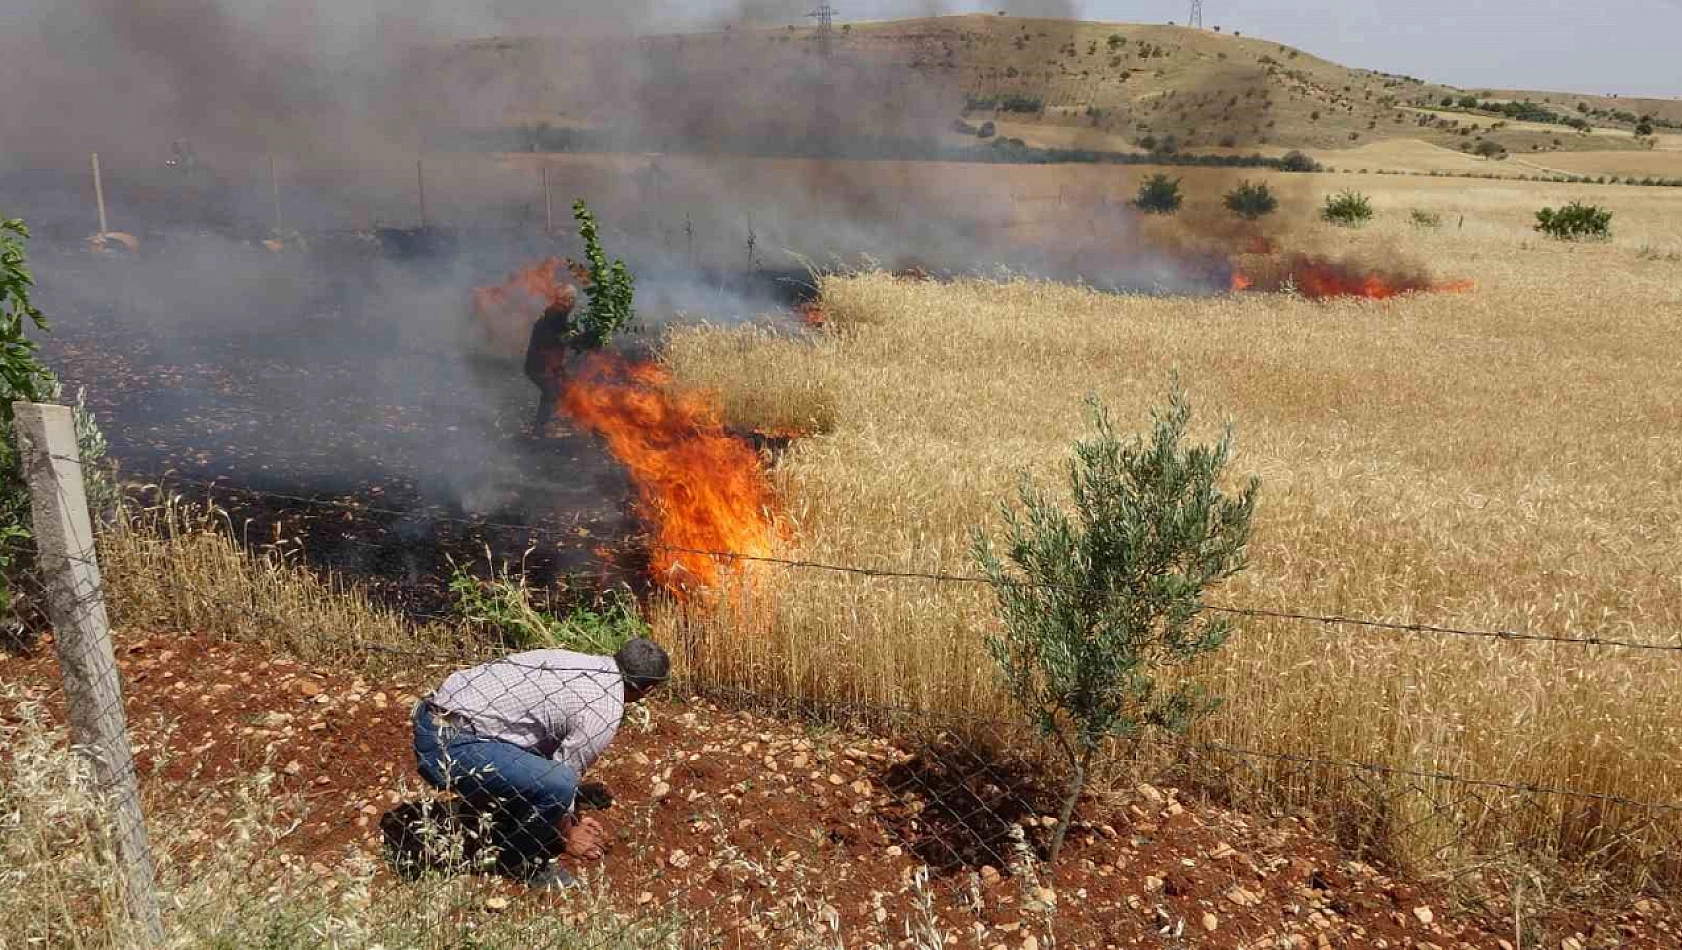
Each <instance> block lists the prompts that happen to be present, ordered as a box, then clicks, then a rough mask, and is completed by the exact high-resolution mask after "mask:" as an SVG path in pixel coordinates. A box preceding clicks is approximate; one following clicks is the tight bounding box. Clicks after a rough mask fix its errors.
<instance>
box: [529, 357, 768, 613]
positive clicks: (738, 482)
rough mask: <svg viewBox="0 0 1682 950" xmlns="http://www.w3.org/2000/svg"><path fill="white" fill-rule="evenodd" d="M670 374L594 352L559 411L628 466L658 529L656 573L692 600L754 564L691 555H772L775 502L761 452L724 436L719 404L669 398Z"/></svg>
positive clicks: (641, 506) (644, 513)
mask: <svg viewBox="0 0 1682 950" xmlns="http://www.w3.org/2000/svg"><path fill="white" fill-rule="evenodd" d="M669 378H670V377H669V376H668V374H667V373H666V371H665V370H664V369H663V368H661V367H659V366H657V365H654V364H652V363H629V362H627V361H625V360H624V359H622V358H619V357H615V356H604V355H599V354H598V355H593V356H591V357H590V358H589V359H587V360H586V361H585V363H584V365H583V366H582V367H581V369H580V370H579V372H577V373H576V374H575V375H574V376H573V377H572V379H571V380H570V381H569V382H568V383H567V387H566V392H565V393H564V394H563V396H562V397H561V405H562V408H563V409H565V411H566V413H567V414H568V415H570V416H571V417H572V418H573V419H575V420H577V421H578V422H579V423H580V424H582V425H583V426H585V427H586V428H588V429H589V430H590V431H592V432H594V433H596V434H597V435H600V436H601V437H602V438H603V439H605V440H606V441H607V446H608V450H609V451H611V452H612V453H613V455H614V457H615V458H617V459H618V460H619V461H620V462H621V463H623V464H624V465H625V467H626V468H628V469H629V470H630V472H631V477H632V479H633V480H634V481H635V483H636V487H637V498H638V507H639V509H640V513H641V515H642V516H643V518H644V519H646V520H647V521H648V523H649V525H650V527H651V528H652V529H653V531H654V544H653V548H654V550H653V552H652V554H653V556H652V564H651V566H652V569H653V571H654V575H655V577H657V578H658V579H659V580H660V582H661V583H662V584H663V585H664V586H665V587H666V588H667V589H668V590H670V591H671V592H672V593H673V594H675V595H677V596H678V597H679V598H680V599H688V598H690V597H691V596H692V595H695V594H696V593H698V592H700V591H703V590H706V589H716V588H717V587H718V586H719V582H720V580H721V577H722V575H723V574H724V573H725V572H731V571H742V570H746V569H750V568H751V567H752V566H753V565H752V563H751V562H745V561H741V560H738V559H734V558H722V559H721V558H716V557H712V556H709V555H707V554H700V553H695V552H702V551H716V552H722V553H728V554H738V555H744V556H747V557H750V558H752V557H767V556H769V555H770V554H771V553H772V551H773V544H774V542H775V540H776V534H777V527H776V521H775V499H774V498H773V497H772V494H771V489H770V485H769V484H768V482H767V481H766V477H765V468H764V465H763V464H762V463H761V461H760V458H759V454H758V453H757V452H755V451H754V449H753V447H752V446H750V445H748V444H747V443H746V442H744V441H742V440H741V439H737V438H735V437H733V436H731V435H730V434H729V433H727V432H725V431H724V426H723V424H722V423H721V422H720V419H719V411H718V407H717V406H716V405H714V404H713V402H712V401H711V400H710V399H708V398H706V397H705V396H701V395H694V394H689V395H682V396H673V395H671V394H669V393H668V392H667V391H666V390H665V388H664V387H665V384H666V383H667V382H668V381H669Z"/></svg>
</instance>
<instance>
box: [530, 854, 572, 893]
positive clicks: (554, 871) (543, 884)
mask: <svg viewBox="0 0 1682 950" xmlns="http://www.w3.org/2000/svg"><path fill="white" fill-rule="evenodd" d="M515 879H516V880H518V881H519V882H520V883H521V884H524V885H525V886H527V887H529V888H531V889H532V890H534V891H564V890H567V889H568V888H573V887H577V886H578V879H577V878H575V877H573V876H572V874H571V873H570V872H569V871H567V869H566V868H563V867H561V866H560V865H559V864H556V863H554V862H552V861H545V862H543V863H542V864H535V865H532V866H530V867H528V868H526V869H524V870H522V871H521V872H520V873H518V874H516V875H515Z"/></svg>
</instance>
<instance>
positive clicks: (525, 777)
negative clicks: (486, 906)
mask: <svg viewBox="0 0 1682 950" xmlns="http://www.w3.org/2000/svg"><path fill="white" fill-rule="evenodd" d="M436 709H437V708H436V707H434V706H432V705H430V704H429V703H428V702H427V701H426V700H422V701H421V702H420V703H418V704H416V706H415V713H414V725H415V763H416V765H417V767H418V768H419V770H420V774H421V777H422V778H424V779H426V781H427V784H429V785H431V786H432V787H433V788H436V789H439V790H450V791H454V792H457V793H459V794H460V795H461V797H462V799H463V800H464V801H465V802H467V803H468V804H469V805H470V806H471V807H472V808H473V810H474V811H477V812H479V813H480V814H482V815H485V816H487V817H488V818H490V819H491V827H492V828H493V833H492V837H493V839H494V843H495V844H496V845H497V847H498V848H499V850H500V851H501V852H502V854H503V856H504V858H505V859H510V860H512V861H513V862H515V863H525V862H531V861H541V860H543V859H545V858H549V857H553V856H554V855H555V854H556V853H557V852H558V851H559V845H560V844H561V841H560V838H561V834H560V830H559V829H558V828H556V824H557V823H558V822H559V821H560V819H561V818H562V816H564V815H566V814H567V812H569V811H571V810H572V802H573V798H574V797H575V796H576V795H577V793H578V782H579V776H578V772H577V771H576V770H574V769H573V768H572V767H571V766H569V765H563V764H561V763H559V762H555V761H553V760H551V759H546V758H544V757H543V756H540V755H534V754H532V753H530V752H527V751H526V750H524V749H522V748H520V747H519V746H516V745H512V744H510V743H507V742H499V741H496V740H494V739H481V738H480V737H478V736H475V735H473V734H472V733H470V732H467V731H465V730H462V729H458V728H456V727H454V726H451V725H449V724H448V723H440V722H438V721H437V719H436V718H435V715H434V714H435V712H436Z"/></svg>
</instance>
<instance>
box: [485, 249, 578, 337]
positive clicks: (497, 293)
mask: <svg viewBox="0 0 1682 950" xmlns="http://www.w3.org/2000/svg"><path fill="white" fill-rule="evenodd" d="M568 277H573V278H576V277H577V265H576V264H574V263H572V262H571V261H569V260H567V259H566V258H564V257H546V258H544V259H543V260H541V261H538V262H537V263H535V264H529V265H527V266H525V267H522V268H520V269H519V270H517V271H515V272H514V273H512V274H510V275H508V279H507V280H505V281H503V282H502V283H500V284H498V285H496V286H494V287H480V288H478V289H476V290H474V291H473V319H474V321H475V322H476V323H477V324H478V326H479V330H480V332H481V333H483V334H484V336H485V342H486V343H487V344H489V345H490V347H491V349H492V350H494V351H496V352H497V353H498V354H500V355H503V356H508V357H516V356H519V355H520V354H522V353H524V352H525V351H526V342H527V340H528V339H529V337H530V335H531V328H532V324H534V323H536V322H537V318H538V317H540V316H542V315H543V311H544V310H546V309H548V307H549V306H550V305H551V304H555V303H566V304H568V305H571V304H572V303H573V302H574V301H575V300H576V298H577V295H578V292H577V290H575V289H574V288H573V286H572V284H571V283H569V282H568V280H567V278H568Z"/></svg>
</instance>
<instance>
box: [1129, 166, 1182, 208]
mask: <svg viewBox="0 0 1682 950" xmlns="http://www.w3.org/2000/svg"><path fill="white" fill-rule="evenodd" d="M1183 200H1184V199H1183V196H1182V195H1181V194H1180V179H1178V178H1170V177H1168V176H1167V175H1152V176H1151V177H1149V178H1147V179H1145V181H1144V183H1143V184H1141V185H1140V186H1139V194H1138V196H1137V197H1135V198H1134V199H1133V207H1135V208H1138V209H1139V210H1140V211H1143V212H1144V213H1146V214H1173V213H1174V212H1176V211H1179V210H1180V204H1181V203H1182V201H1183Z"/></svg>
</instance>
